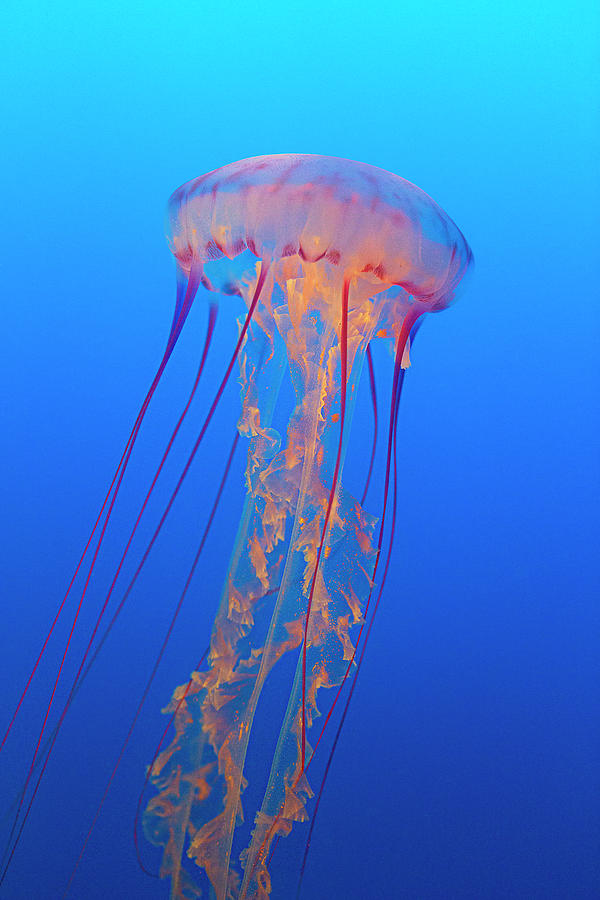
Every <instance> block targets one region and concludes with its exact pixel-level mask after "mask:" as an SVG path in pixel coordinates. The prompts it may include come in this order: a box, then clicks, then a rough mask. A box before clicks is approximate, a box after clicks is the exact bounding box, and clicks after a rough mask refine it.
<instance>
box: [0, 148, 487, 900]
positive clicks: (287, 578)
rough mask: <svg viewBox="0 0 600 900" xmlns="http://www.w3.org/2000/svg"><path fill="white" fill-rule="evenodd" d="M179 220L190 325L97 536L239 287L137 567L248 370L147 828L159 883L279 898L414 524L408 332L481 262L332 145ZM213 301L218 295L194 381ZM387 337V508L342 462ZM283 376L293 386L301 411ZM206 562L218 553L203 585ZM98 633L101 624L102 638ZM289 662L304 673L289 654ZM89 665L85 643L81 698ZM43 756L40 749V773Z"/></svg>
mask: <svg viewBox="0 0 600 900" xmlns="http://www.w3.org/2000/svg"><path fill="white" fill-rule="evenodd" d="M167 223H168V242H169V246H170V249H171V252H172V254H173V256H174V259H175V262H176V270H177V300H176V307H175V314H174V317H173V323H172V327H171V332H170V335H169V339H168V342H167V347H166V350H165V354H164V356H163V359H162V361H161V364H160V366H159V369H158V371H157V374H156V376H155V378H154V380H153V382H152V384H151V387H150V390H149V392H148V394H147V396H146V398H145V400H144V403H143V405H142V407H141V409H140V414H139V416H138V418H137V419H136V422H135V424H134V428H133V430H132V433H131V435H130V438H129V441H128V443H127V445H126V448H125V451H124V454H123V457H122V460H121V463H120V464H119V465H120V468H118V469H117V473H116V474H115V479H113V483H112V485H111V490H112V495H111V493H110V491H109V494H108V495H107V500H106V501H105V506H104V507H103V509H102V510H101V514H100V516H99V518H98V520H97V522H96V525H95V526H94V528H95V529H96V528H101V529H102V531H101V534H100V542H101V539H102V535H103V533H104V529H105V528H106V523H107V521H108V517H109V516H110V512H111V509H112V505H113V504H114V502H115V497H116V492H117V491H118V488H119V485H120V483H121V480H122V478H123V475H124V471H125V468H126V466H127V464H128V462H129V458H130V456H131V451H132V447H133V444H134V442H135V440H136V438H137V435H138V432H139V430H140V427H141V423H142V419H143V417H144V415H145V412H146V409H147V407H148V404H149V402H150V400H151V397H152V394H153V393H154V391H155V389H156V385H157V383H158V381H159V380H160V377H161V375H162V371H163V370H164V367H165V365H166V362H167V360H168V358H169V356H170V355H171V353H172V351H173V348H174V346H175V343H176V341H177V337H178V335H179V333H180V331H181V329H182V327H183V324H184V322H185V319H186V316H187V313H188V311H189V308H190V306H191V304H192V302H193V301H194V298H195V297H196V295H197V294H198V293H199V292H200V288H201V286H202V288H203V289H204V293H205V295H206V296H207V297H209V298H215V299H216V298H217V296H218V297H220V298H221V299H220V303H221V305H224V304H225V305H226V304H227V302H228V300H231V299H232V298H234V297H236V298H241V301H243V303H244V304H245V307H246V310H247V311H246V313H245V315H244V316H243V317H242V318H241V319H240V320H239V333H238V338H237V341H236V343H235V346H234V347H233V348H232V352H231V355H230V357H229V358H228V359H227V360H226V363H224V364H223V376H222V381H221V383H220V387H219V389H218V390H217V392H216V395H215V397H214V399H213V402H212V404H211V406H210V408H209V411H208V413H207V415H206V418H205V420H204V423H203V426H202V428H201V430H200V432H199V434H198V437H197V440H196V442H195V444H194V446H193V448H192V451H191V454H190V456H189V459H188V462H187V464H186V467H185V468H184V470H183V471H182V473H181V477H180V479H179V481H178V482H177V486H176V488H175V490H174V492H173V494H172V495H171V499H170V500H169V503H168V504H167V507H166V509H165V512H164V513H163V516H162V518H161V520H160V523H159V525H158V527H157V530H156V531H155V532H154V536H153V538H152V540H151V541H150V544H149V546H148V549H147V551H146V553H145V554H144V557H143V559H142V562H141V563H140V567H141V566H142V565H143V563H144V561H145V559H146V558H147V554H148V553H149V552H150V550H151V549H152V547H153V545H154V542H155V538H156V536H157V534H158V532H159V531H160V528H161V527H162V524H163V522H164V520H165V518H166V516H167V515H168V513H169V511H170V509H171V506H172V504H173V502H174V501H175V498H176V496H177V494H178V492H179V490H180V488H181V486H182V485H183V482H184V479H185V476H186V474H187V471H188V470H189V467H190V466H191V464H192V461H193V459H194V457H195V455H196V451H197V450H198V448H199V446H200V444H201V442H202V439H203V437H204V434H205V432H206V430H207V428H208V427H209V426H210V422H211V419H212V417H213V413H214V410H215V409H216V406H217V404H218V403H219V401H220V398H221V395H222V393H223V389H224V386H225V384H226V382H227V381H228V379H229V378H230V377H231V376H232V372H233V371H234V370H235V371H236V374H237V377H238V380H239V383H240V393H241V411H240V414H239V419H238V421H237V434H236V441H235V443H237V439H238V437H242V438H245V439H246V440H247V457H246V466H245V476H244V477H245V502H244V506H243V510H242V514H241V518H240V521H239V523H238V526H237V534H236V536H235V540H234V544H233V549H232V553H231V557H230V560H229V566H228V570H227V573H226V576H225V581H224V585H223V589H222V593H221V596H220V599H219V602H218V605H217V611H216V615H215V618H214V625H213V628H212V633H211V635H210V640H209V645H208V648H207V652H206V653H205V654H204V656H203V658H202V660H201V661H200V662H199V663H198V664H197V665H196V666H195V668H194V670H193V671H192V673H191V676H190V678H189V680H188V682H187V683H185V684H182V685H179V686H177V687H176V689H175V691H174V692H173V695H172V697H171V699H170V701H169V702H168V705H167V706H166V708H165V710H164V712H166V713H167V714H168V716H169V723H170V727H171V730H170V731H166V732H165V735H164V736H163V741H162V742H161V745H160V746H159V748H158V749H157V752H156V753H155V756H154V758H153V759H152V761H151V762H150V765H149V767H148V771H147V776H146V781H147V786H151V787H152V789H153V791H154V793H153V795H152V796H151V798H150V800H149V801H148V802H147V805H146V808H145V811H144V813H143V829H144V832H145V834H146V836H147V838H148V839H149V840H150V841H151V843H152V844H154V845H155V846H157V847H159V848H161V851H162V861H161V867H160V875H161V877H163V878H165V879H168V880H169V882H170V897H171V898H172V900H190V898H197V897H200V896H202V895H203V891H204V890H205V889H206V888H208V889H209V891H212V893H213V894H214V896H215V897H216V898H217V900H234V898H235V900H250V898H256V900H267V898H268V897H269V895H270V893H271V878H270V874H269V859H270V856H271V854H272V853H273V852H274V849H275V847H276V845H277V844H278V842H279V841H280V840H281V839H282V838H285V837H286V836H287V835H289V834H290V833H291V832H292V830H293V829H294V828H300V827H304V828H307V827H308V826H307V823H309V822H310V817H311V814H312V815H313V816H314V807H315V806H316V805H317V804H318V799H319V798H320V795H321V792H322V789H323V783H321V787H320V789H319V790H318V792H317V791H316V788H315V786H314V785H311V762H312V760H313V759H314V758H315V756H317V754H322V753H323V752H324V747H325V743H326V741H325V740H323V742H322V739H324V737H325V736H326V735H327V734H328V729H329V730H330V729H331V723H332V721H333V720H332V714H333V712H334V710H335V709H336V708H337V709H338V710H341V709H343V717H342V723H343V720H344V718H345V713H346V711H347V708H348V703H349V700H350V697H351V696H352V691H353V686H354V684H355V683H356V677H357V675H358V672H359V670H360V664H361V662H362V659H363V656H364V652H365V649H366V646H367V642H368V637H369V634H370V629H371V627H372V623H373V621H374V618H375V614H376V612H377V609H378V607H379V600H380V597H381V593H382V590H383V585H384V583H385V578H386V575H387V571H388V566H389V563H390V558H391V552H392V545H393V538H394V530H395V519H396V465H395V440H396V438H395V436H396V423H397V418H398V401H399V396H400V390H401V388H402V383H403V379H404V373H405V371H406V369H407V368H408V366H409V365H410V351H411V341H412V340H414V335H415V333H416V329H417V327H418V326H419V324H420V321H421V317H422V316H424V315H425V314H427V313H432V312H437V311H440V310H443V309H445V308H446V307H447V306H448V305H449V304H450V303H451V302H452V301H453V299H454V298H455V296H456V293H457V289H458V287H459V285H460V283H461V281H462V280H463V278H464V276H465V274H466V272H467V270H468V269H469V267H470V265H471V262H472V255H471V251H470V249H469V247H468V245H467V243H466V241H465V239H464V237H463V236H462V234H461V232H460V231H459V229H458V228H457V227H456V225H455V224H454V223H453V222H452V220H451V219H450V218H449V217H448V216H447V215H446V214H445V213H444V212H443V211H442V210H441V209H440V207H439V206H438V205H437V204H436V203H435V202H434V201H433V200H432V199H431V198H430V197H428V196H427V194H425V193H424V192H423V191H421V190H420V189H419V188H417V187H416V186H415V185H413V184H411V183H410V182H408V181H405V180H404V179H402V178H400V177H398V176H397V175H394V174H392V173H390V172H387V171H384V170H382V169H379V168H376V167H374V166H370V165H366V164H363V163H358V162H353V161H349V160H345V159H338V158H333V157H327V156H316V155H296V154H280V155H272V156H261V157H256V158H252V159H247V160H242V161H240V162H236V163H232V164H230V165H226V166H224V167H222V168H219V169H216V170H214V171H212V172H210V173H208V174H206V175H203V176H202V177H200V178H196V179H195V180H193V181H190V182H188V183H187V184H185V185H183V186H182V187H180V188H179V189H178V190H176V191H175V192H174V194H173V195H172V197H171V198H170V201H169V206H168V213H167ZM237 302H238V303H239V299H238V300H237ZM215 315H216V305H215V303H214V301H213V302H211V306H210V315H209V326H208V333H207V341H206V344H205V347H204V352H203V355H202V362H201V365H200V369H199V372H198V377H197V379H196V382H195V383H194V389H193V391H192V395H193V393H194V391H195V389H196V386H197V383H198V379H199V376H200V374H201V371H202V368H203V366H204V363H205V360H206V356H207V351H208V346H209V344H210V337H211V334H212V329H213V328H214V318H215ZM374 341H383V342H387V343H388V345H389V346H390V349H391V350H392V353H391V358H392V359H391V365H390V380H391V391H390V396H391V401H390V407H389V412H387V413H386V417H385V419H386V422H387V434H386V435H385V436H384V447H385V473H384V478H383V483H384V489H383V494H382V496H381V497H380V498H379V501H378V503H375V502H374V503H373V509H368V508H367V505H366V502H365V496H366V493H367V491H366V487H365V490H364V491H363V494H362V497H361V498H357V497H354V496H352V494H351V493H350V492H349V491H348V490H346V489H345V488H344V486H343V478H342V476H343V471H344V461H345V457H346V451H347V448H348V447H349V445H350V443H351V440H352V438H351V423H352V418H353V412H354V409H355V406H356V398H357V395H358V384H359V381H360V377H361V373H362V371H363V368H364V363H365V360H366V361H367V362H368V367H369V375H370V376H371V386H372V393H373V396H375V389H374V381H373V378H372V364H371V356H370V346H371V344H372V342H374ZM286 380H287V381H288V382H291V388H292V390H291V391H288V396H291V397H292V400H291V402H290V403H289V408H285V405H284V406H283V408H282V397H283V396H284V395H285V392H282V390H281V388H282V385H283V384H284V383H285V381H286ZM190 400H191V397H190ZM189 403H190V401H188V404H187V406H186V409H185V410H184V413H183V415H185V412H186V411H187V408H188V406H189ZM180 423H181V419H180V420H179V422H178V425H177V426H176V429H175V432H174V434H173V436H172V438H171V441H170V443H169V445H168V447H167V451H166V453H167V452H168V450H169V449H170V446H171V444H172V441H173V440H174V437H175V435H176V433H177V430H178V428H179V424H180ZM235 443H234V447H235ZM232 451H233V448H232ZM164 458H165V457H163V462H164ZM230 458H231V453H230ZM373 458H374V452H373V454H372V455H371V460H370V467H369V477H370V471H371V469H372V465H373ZM161 467H162V462H161V466H159V469H158V471H157V475H156V476H155V479H154V481H153V482H152V485H151V487H150V491H151V490H152V487H153V486H154V483H155V481H156V477H158V475H159V474H160V468H161ZM366 468H367V467H366V466H365V469H366ZM367 485H368V479H367ZM150 491H149V493H150ZM148 496H149V494H148V495H147V497H146V501H147V499H148ZM146 501H145V502H144V505H143V506H142V509H141V511H140V515H139V516H138V519H137V520H136V524H135V526H134V531H135V528H136V527H137V523H138V522H139V519H140V517H141V515H142V513H143V512H144V508H145V503H146ZM213 513H214V508H213V511H212V513H211V516H210V520H211V519H212V514H213ZM102 516H104V520H102ZM210 520H209V521H210ZM102 521H104V524H102ZM99 523H100V524H99ZM93 533H94V532H92V534H93ZM88 544H89V542H88ZM130 544H131V538H130V540H129V542H128V544H127V546H126V548H125V551H124V554H125V553H126V552H127V551H128V549H129V547H130ZM87 549H88V548H87V547H86V551H87ZM96 552H97V551H96ZM199 558H200V551H199V554H198V555H197V557H196V559H195V561H194V566H193V568H192V571H191V572H190V577H189V578H188V582H187V584H186V590H187V587H188V585H189V581H190V579H191V577H192V575H193V573H194V571H195V569H196V564H197V563H198V560H199ZM94 559H95V557H94ZM121 562H122V560H121ZM140 567H138V570H137V571H136V575H137V573H138V572H139V570H140ZM119 570H120V565H119V569H118V570H117V575H118V574H119ZM135 577H136V576H134V579H133V581H135ZM115 578H116V576H115ZM114 584H115V581H113V585H112V586H111V591H112V589H113V587H114ZM132 585H133V582H132V583H130V585H129V588H128V589H127V592H126V593H125V597H124V599H125V598H126V596H127V594H128V593H129V591H130V589H131V587H132ZM86 586H87V582H86ZM84 591H85V588H84ZM122 603H123V601H121V604H120V607H121V606H122ZM105 607H106V604H105ZM120 607H119V608H120ZM103 612H104V608H103V610H102V613H103ZM97 627H98V626H97ZM96 637H97V635H96V630H95V631H94V634H93V635H92V638H91V639H90V643H89V645H88V650H91V647H92V644H93V640H94V639H95V638H96ZM200 649H201V647H199V650H200ZM91 658H92V659H93V655H92V656H91ZM284 658H285V659H287V660H292V663H291V665H288V666H286V667H282V665H281V663H282V660H283V659H284ZM89 663H90V659H89V657H88V651H86V654H85V655H84V658H83V661H82V663H81V665H80V670H79V672H78V673H77V676H76V678H75V682H74V689H75V690H76V689H77V688H78V686H79V681H80V680H81V675H82V674H83V675H85V672H86V669H85V665H86V664H87V665H88V666H89ZM36 666H37V663H36ZM34 671H35V669H34ZM280 671H281V672H285V673H289V672H292V675H291V677H289V678H288V681H286V682H285V683H283V684H281V685H280V686H279V690H280V693H281V695H282V696H284V697H285V701H286V702H285V711H284V713H283V721H282V723H281V727H280V730H279V736H278V738H277V741H276V746H275V749H274V752H272V751H271V752H270V753H265V754H264V760H263V762H264V767H265V777H266V788H265V790H264V795H263V799H262V802H260V803H259V805H258V807H257V808H256V809H250V810H248V809H244V792H245V790H246V788H247V779H246V774H245V761H246V755H247V751H248V747H249V744H250V742H251V741H252V740H253V739H254V740H257V739H258V740H260V735H258V736H257V735H256V734H255V733H254V729H253V724H254V722H255V713H256V710H257V706H258V703H259V700H260V697H261V693H262V692H263V688H264V686H265V683H266V682H267V679H272V678H276V677H278V672H280ZM286 677H288V676H286ZM78 679H79V681H78ZM72 692H73V691H72ZM67 708H68V703H67V706H66V707H65V710H64V712H66V709H67ZM17 711H18V709H17ZM63 716H64V713H63ZM13 718H14V717H13ZM60 721H62V718H61V720H60ZM60 721H59V725H60ZM11 724H12V723H11ZM339 727H341V725H340V726H338V728H339ZM338 734H339V731H338ZM336 742H337V736H336V741H335V742H334V746H335V743H336ZM39 745H40V741H39V740H38V747H39ZM50 749H51V748H50ZM330 752H331V751H330ZM37 753H38V748H37V747H36V754H37ZM35 764H36V759H35V756H34V762H33V763H32V765H31V767H30V772H29V776H28V780H29V779H32V778H34V775H33V773H34V769H35ZM44 765H45V763H44ZM267 773H268V775H267ZM26 787H27V785H26ZM316 787H317V788H318V785H317V786H316ZM36 789H37V786H36ZM315 793H317V797H316V799H315ZM311 804H312V806H311ZM244 820H246V821H251V823H252V826H251V833H250V836H249V841H248V844H247V846H246V847H245V848H243V849H242V850H241V853H236V854H234V852H233V846H234V835H235V833H236V829H237V828H238V827H239V826H240V824H241V823H242V822H243V821H244ZM313 821H314V819H313ZM302 823H304V824H303V825H302ZM305 858H306V857H305ZM288 887H289V886H288ZM287 895H289V889H288V892H287V894H286V896H287Z"/></svg>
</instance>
